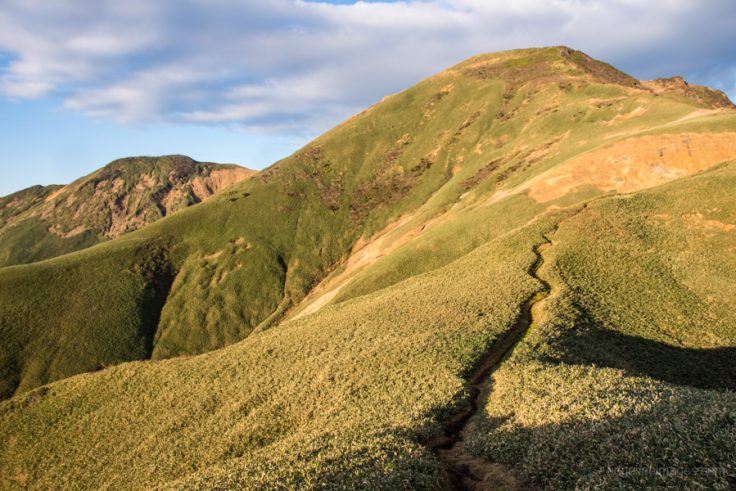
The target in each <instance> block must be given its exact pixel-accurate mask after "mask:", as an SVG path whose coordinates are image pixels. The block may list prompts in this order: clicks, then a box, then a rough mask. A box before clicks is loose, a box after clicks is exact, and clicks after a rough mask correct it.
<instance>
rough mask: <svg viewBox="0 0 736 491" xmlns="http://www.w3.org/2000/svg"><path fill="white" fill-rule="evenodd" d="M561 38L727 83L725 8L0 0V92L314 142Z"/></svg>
mask: <svg viewBox="0 0 736 491" xmlns="http://www.w3.org/2000/svg"><path fill="white" fill-rule="evenodd" d="M558 44H566V45H569V46H572V47H575V48H578V49H582V50H584V51H586V52H588V53H589V54H591V55H593V56H596V57H598V58H603V59H605V60H606V61H609V62H612V63H614V64H616V65H618V66H620V67H621V68H623V69H625V70H629V71H631V72H633V74H634V75H636V76H640V77H654V76H668V75H672V74H675V73H682V74H684V75H686V76H689V77H691V78H693V77H694V78H695V80H694V81H697V82H701V83H709V82H711V81H712V82H713V83H715V84H717V85H719V86H720V87H722V88H725V89H732V88H733V87H734V86H735V83H734V73H735V70H734V67H736V57H735V56H734V55H733V54H732V50H731V48H732V46H734V44H736V4H734V3H733V2H732V1H731V0H710V1H708V2H698V1H696V0H662V1H659V2H646V1H641V0H513V1H512V0H497V1H489V0H455V1H451V0H425V1H405V2H395V3H366V2H359V3H357V4H354V5H332V4H326V3H313V2H305V1H302V0H271V1H268V2H265V1H264V2H260V1H259V2H256V1H250V2H241V1H236V0H210V1H204V0H190V1H188V2H181V1H176V0H160V1H157V2H150V1H145V0H126V1H125V2H120V1H116V0H86V1H84V0H78V1H73V0H64V1H56V2H48V1H46V0H0V51H1V52H5V53H7V54H9V55H10V56H11V61H10V62H9V63H7V64H6V66H5V67H4V68H2V69H0V70H2V71H0V91H2V92H3V93H4V94H5V95H6V96H7V97H14V98H36V97H44V96H50V95H53V96H55V97H60V98H61V99H62V100H63V101H64V106H65V107H67V108H71V109H74V110H78V111H80V112H83V113H86V114H89V115H91V116H95V117H102V118H111V119H116V120H120V121H160V120H167V121H190V122H191V121H195V122H199V123H205V124H212V123H243V124H245V125H248V126H250V127H260V128H276V129H278V130H280V131H297V132H298V131H305V130H306V131H310V132H312V133H315V132H318V131H321V130H324V129H325V128H326V127H328V126H330V125H332V124H335V123H337V122H339V121H340V120H341V119H343V118H345V117H347V116H349V115H350V114H351V113H352V112H354V111H356V110H357V109H359V108H360V107H363V106H365V105H367V104H370V103H372V102H375V101H376V100H379V99H380V98H381V97H382V96H383V95H385V94H388V93H391V92H395V91H397V90H399V89H401V88H404V87H406V86H408V85H411V84H413V83H415V82H417V81H418V80H420V79H422V78H423V77H426V76H428V75H430V74H431V73H433V72H435V71H438V70H441V69H443V68H445V67H447V66H449V65H452V64H454V63H457V62H459V61H461V60H462V59H464V58H466V57H469V56H472V55H474V54H478V53H481V52H488V51H495V50H500V49H509V48H516V47H527V46H543V45H558Z"/></svg>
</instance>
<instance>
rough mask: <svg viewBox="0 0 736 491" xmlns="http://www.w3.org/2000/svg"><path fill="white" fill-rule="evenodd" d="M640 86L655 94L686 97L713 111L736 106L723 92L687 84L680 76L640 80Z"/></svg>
mask: <svg viewBox="0 0 736 491" xmlns="http://www.w3.org/2000/svg"><path fill="white" fill-rule="evenodd" d="M641 84H642V86H643V87H645V88H647V89H649V90H651V91H652V92H654V93H655V94H662V93H666V94H674V95H679V96H682V97H687V98H688V99H693V100H695V101H697V102H699V103H701V104H704V105H706V106H709V107H711V108H713V109H718V108H731V109H733V108H736V105H734V103H733V102H731V100H730V99H729V98H728V96H727V95H726V94H725V93H724V92H722V91H720V90H717V89H711V88H710V87H704V86H702V85H694V84H689V83H688V82H687V81H686V80H685V79H684V78H682V77H680V76H674V77H670V78H657V79H654V80H642V82H641Z"/></svg>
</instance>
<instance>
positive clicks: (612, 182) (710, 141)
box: [514, 133, 736, 202]
mask: <svg viewBox="0 0 736 491" xmlns="http://www.w3.org/2000/svg"><path fill="white" fill-rule="evenodd" d="M732 159H736V133H711V134H700V133H682V134H667V135H652V136H642V137H636V138H629V139H625V140H622V141H619V142H616V143H614V144H612V145H608V146H606V147H604V148H600V149H597V150H593V151H590V152H587V153H585V154H583V155H579V156H577V157H574V158H572V159H570V160H568V161H567V162H565V163H563V164H560V165H559V166H557V167H555V168H553V169H551V170H549V171H547V172H545V173H544V174H542V175H540V176H538V177H537V178H534V179H532V180H530V181H529V182H527V183H525V184H524V185H522V186H520V188H517V189H516V190H514V191H517V192H518V191H522V190H524V189H529V195H530V196H531V197H532V198H534V199H535V200H537V201H541V202H545V201H551V200H554V199H557V198H560V197H562V196H564V195H565V194H566V193H568V192H569V191H571V190H572V189H574V188H576V187H578V186H581V185H585V184H591V185H593V186H595V187H597V188H598V189H601V190H603V191H618V192H632V191H637V190H640V189H645V188H649V187H652V186H656V185H659V184H663V183H665V182H668V181H671V180H673V179H677V178H680V177H684V176H687V175H690V174H693V173H695V172H698V171H701V170H704V169H707V168H709V167H712V166H714V165H716V164H718V163H721V162H724V161H727V160H732Z"/></svg>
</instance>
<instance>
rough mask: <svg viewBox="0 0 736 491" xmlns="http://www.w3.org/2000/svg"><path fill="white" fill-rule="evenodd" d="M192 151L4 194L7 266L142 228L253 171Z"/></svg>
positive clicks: (0, 239) (1, 257)
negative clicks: (202, 159)
mask: <svg viewBox="0 0 736 491" xmlns="http://www.w3.org/2000/svg"><path fill="white" fill-rule="evenodd" d="M252 173H253V171H250V170H248V169H244V168H242V167H239V166H236V165H221V164H210V163H201V162H196V161H194V160H192V159H190V158H189V157H184V156H181V155H169V156H165V157H134V158H126V159H119V160H116V161H114V162H111V163H110V164H108V165H106V166H105V167H103V168H102V169H99V170H97V171H95V172H93V173H92V174H90V175H88V176H85V177H82V178H80V179H78V180H76V181H74V182H73V183H71V184H69V185H68V186H33V187H31V188H28V189H24V190H22V191H19V192H17V193H13V194H11V195H9V196H6V197H4V198H0V267H2V266H10V265H14V264H25V263H31V262H35V261H40V260H43V259H48V258H51V257H55V256H60V255H62V254H66V253H69V252H73V251H77V250H80V249H84V248H85V247H89V246H91V245H94V244H97V243H99V242H101V241H104V240H108V239H114V238H116V237H118V236H119V235H121V234H123V233H125V232H129V231H132V230H137V229H139V228H141V227H143V226H145V225H147V224H149V223H153V222H154V221H156V220H158V219H159V218H161V217H163V216H166V215H170V214H171V213H175V212H176V211H178V210H181V209H183V208H185V207H187V206H190V205H193V204H195V203H199V202H200V201H202V200H203V199H205V198H207V197H209V196H210V195H212V194H213V193H215V192H216V191H218V190H220V189H223V188H225V187H227V186H229V185H231V184H233V183H235V182H238V181H241V180H242V179H244V178H246V177H248V176H250V175H251V174H252Z"/></svg>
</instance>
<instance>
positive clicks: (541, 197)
mask: <svg viewBox="0 0 736 491" xmlns="http://www.w3.org/2000/svg"><path fill="white" fill-rule="evenodd" d="M665 85H667V84H665ZM688 87H691V86H688ZM692 90H695V92H696V94H697V97H694V96H692V95H691V94H688V93H682V92H681V91H679V89H678V90H674V89H673V90H670V89H668V88H666V87H665V88H663V89H661V88H657V87H652V86H651V85H650V84H648V83H646V82H641V81H638V80H636V79H634V78H632V77H630V76H628V75H626V74H624V73H622V72H620V71H618V70H617V69H615V68H613V67H611V66H610V65H607V64H605V63H602V62H599V61H596V60H593V59H591V58H590V57H588V56H587V55H585V54H583V53H581V52H578V51H574V50H571V49H568V48H565V47H552V48H541V49H530V50H516V51H508V52H501V53H495V54H488V55H481V56H477V57H474V58H471V59H469V60H466V61H464V62H462V63H460V64H458V65H456V66H454V67H451V68H450V69H448V70H446V71H444V72H441V73H439V74H437V75H435V76H433V77H430V78H429V79H427V80H424V81H422V82H420V83H419V84H418V85H416V86H414V87H412V88H409V89H407V90H405V91H402V92H400V93H398V94H394V95H392V96H389V97H387V98H385V99H384V100H383V101H381V102H380V103H378V104H376V105H375V106H373V107H371V108H369V109H367V110H365V111H363V112H362V113H360V114H358V115H356V116H354V117H353V118H351V119H349V120H348V121H346V122H345V123H343V124H341V125H339V126H338V127H336V128H334V129H332V130H330V131H328V132H327V133H325V134H324V135H322V136H321V137H319V138H317V139H316V140H315V141H313V142H311V143H310V144H308V145H307V146H306V147H305V148H303V149H301V150H299V151H298V152H296V153H295V154H294V155H292V156H290V157H288V158H286V159H284V160H282V161H280V162H277V163H276V164H274V165H273V166H271V167H270V168H268V169H266V170H264V171H262V172H259V173H258V174H256V175H255V176H253V177H252V178H251V179H248V180H245V181H243V182H241V183H238V184H236V185H234V186H232V187H231V188H229V189H228V190H226V191H224V192H221V193H218V194H216V195H214V196H213V197H211V198H210V199H208V200H206V201H204V202H203V203H201V204H198V205H196V206H192V207H189V208H186V209H184V210H182V211H180V212H178V213H175V214H173V215H171V216H167V217H165V218H162V219H160V220H158V221H156V222H155V223H152V224H150V225H147V226H145V227H143V228H141V229H139V230H137V231H135V232H131V233H128V234H125V235H124V236H121V237H119V238H117V239H114V240H110V241H107V242H104V243H102V244H99V245H96V246H93V247H89V248H87V249H84V250H82V251H78V252H75V253H72V254H67V255H64V256H60V257H56V258H54V259H51V260H48V261H43V262H39V263H34V264H28V265H20V266H13V267H6V268H2V269H0V312H2V314H3V315H2V317H0V336H2V339H3V340H4V341H5V342H4V343H3V345H2V347H1V348H0V350H2V351H0V363H1V365H0V367H2V368H0V374H2V383H3V385H2V393H3V394H4V395H5V396H6V397H10V396H12V397H10V398H9V399H8V400H6V401H4V402H2V403H0V441H2V442H4V443H5V445H4V448H3V450H2V451H1V452H0V479H2V481H1V482H2V483H3V486H5V487H11V486H26V487H30V488H36V489H42V488H48V487H56V488H66V487H72V488H75V487H76V488H90V487H112V488H136V489H139V488H151V487H157V488H176V489H182V488H188V489H190V488H206V489H212V488H217V489H222V488H242V489H295V488H300V489H443V488H448V489H453V488H456V489H489V488H495V487H500V488H510V489H519V488H525V487H538V488H549V489H560V488H563V489H564V488H594V487H599V488H611V487H617V488H618V487H624V488H641V487H677V486H682V485H683V483H684V485H685V486H686V487H705V488H718V487H720V488H726V487H728V486H729V479H730V477H729V476H730V475H733V473H734V471H735V470H736V469H734V467H733V458H732V456H733V455H734V453H736V438H734V435H736V397H735V393H734V391H735V390H736V363H735V362H734V360H736V357H735V356H734V355H736V352H735V351H734V350H735V349H736V348H734V346H736V329H734V326H736V316H735V314H734V312H733V309H732V308H731V303H732V298H733V296H734V294H735V293H736V275H734V271H736V260H735V259H734V258H736V256H735V255H734V254H733V251H734V250H736V233H735V232H736V205H734V203H733V199H732V190H733V189H734V186H736V145H734V143H736V110H735V109H734V108H733V107H731V105H730V104H727V103H726V102H725V101H727V99H724V97H725V96H722V94H720V93H718V92H717V91H712V90H711V89H704V88H702V89H697V90H696V89H692ZM219 348H221V349H219ZM192 355H198V356H192ZM125 361H132V362H130V363H123V362H125ZM82 372H90V373H82ZM75 374H80V375H76V376H72V375H75ZM52 381H55V382H54V383H49V382H52ZM45 384H47V385H45ZM39 386H40V387H39ZM652 469H658V470H659V469H672V471H667V472H652V471H651V470H652ZM704 469H708V470H713V471H707V472H706V471H704Z"/></svg>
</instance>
